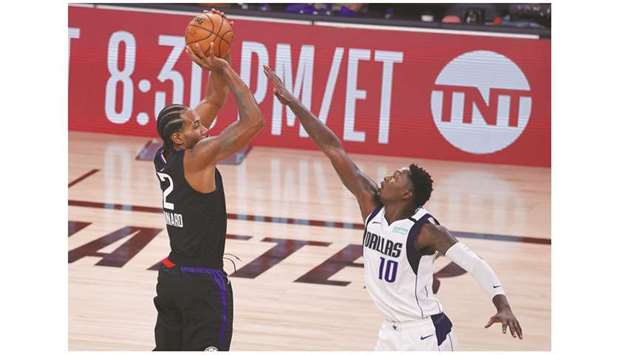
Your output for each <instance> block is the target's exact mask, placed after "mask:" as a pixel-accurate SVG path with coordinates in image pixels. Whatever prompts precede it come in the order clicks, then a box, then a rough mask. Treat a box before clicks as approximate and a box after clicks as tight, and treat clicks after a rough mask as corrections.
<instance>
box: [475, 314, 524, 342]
mask: <svg viewBox="0 0 620 355" xmlns="http://www.w3.org/2000/svg"><path fill="white" fill-rule="evenodd" d="M493 323H502V332H503V333H504V334H506V328H509V329H510V334H512V337H513V338H516V337H517V336H518V337H519V339H523V331H522V330H521V325H520V324H519V321H518V320H517V317H515V315H514V314H512V310H511V309H510V308H504V309H502V310H501V311H499V312H497V314H496V315H494V316H493V317H491V318H490V319H489V322H488V323H487V325H485V326H484V327H485V328H488V327H490V326H491V325H492V324H493Z"/></svg>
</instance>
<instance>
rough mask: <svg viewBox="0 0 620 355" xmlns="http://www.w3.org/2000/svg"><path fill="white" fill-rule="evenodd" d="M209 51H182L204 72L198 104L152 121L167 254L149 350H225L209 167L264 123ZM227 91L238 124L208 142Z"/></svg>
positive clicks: (215, 177)
mask: <svg viewBox="0 0 620 355" xmlns="http://www.w3.org/2000/svg"><path fill="white" fill-rule="evenodd" d="M212 49H213V44H211V46H210V47H209V52H208V53H207V54H203V53H202V51H201V50H200V48H199V47H197V46H196V48H191V47H188V48H187V49H186V51H187V54H188V55H189V56H190V57H191V58H192V60H193V61H194V62H195V63H196V64H198V65H200V66H201V67H202V68H204V69H206V70H209V71H211V76H210V79H209V82H208V87H207V94H206V99H205V100H203V101H202V102H201V103H199V104H198V105H197V107H195V108H194V109H191V108H189V107H186V106H183V105H178V104H175V105H169V106H166V107H164V109H162V110H161V112H159V115H158V117H157V132H158V133H159V135H160V137H161V139H162V140H163V142H164V144H163V147H162V148H160V149H159V150H158V151H157V153H156V155H155V159H154V163H155V170H156V174H157V178H158V180H159V182H160V187H161V190H162V194H163V213H164V217H165V221H166V228H167V231H168V235H169V237H170V247H171V251H170V254H169V256H168V257H167V258H166V259H164V260H163V261H162V263H161V266H160V269H159V274H158V278H157V295H156V297H155V299H154V303H155V307H156V308H157V323H156V325H155V343H156V347H155V350H165V351H171V350H200V351H202V350H229V348H230V342H231V338H232V320H233V319H232V318H233V300H232V288H231V285H230V281H229V280H228V276H227V274H226V272H224V270H223V261H222V259H223V254H224V244H225V240H226V239H225V238H226V222H227V214H226V202H225V197H224V186H223V180H222V176H221V175H220V172H219V171H218V169H217V168H216V163H217V162H218V161H219V160H221V159H223V158H226V157H228V156H230V155H231V154H233V153H235V152H237V151H239V150H240V149H241V148H242V147H244V146H245V145H246V144H248V143H249V142H250V140H251V139H252V138H253V137H254V136H256V135H257V134H258V132H259V131H260V130H261V128H262V127H263V126H264V121H263V116H262V114H261V112H260V110H259V108H258V105H257V103H256V101H255V100H254V96H253V95H252V94H251V93H250V90H249V89H248V87H247V86H246V85H245V83H244V82H243V81H242V80H241V79H240V78H239V76H238V75H237V73H235V72H234V70H233V69H232V68H231V66H230V64H229V62H228V61H227V60H224V59H221V58H218V57H215V56H214V54H213V50H212ZM229 91H230V92H232V93H233V96H234V98H235V102H236V104H237V107H238V110H239V120H235V121H234V122H233V123H232V124H230V125H229V126H228V127H226V128H225V129H224V130H223V131H222V132H221V133H220V134H219V135H218V136H214V137H208V134H207V133H208V129H207V128H206V127H209V126H210V125H211V123H212V122H213V120H214V118H215V116H216V114H217V112H218V111H219V109H220V108H221V107H222V106H223V105H224V102H225V101H226V96H227V94H228V92H229Z"/></svg>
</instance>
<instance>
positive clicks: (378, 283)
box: [264, 66, 523, 351]
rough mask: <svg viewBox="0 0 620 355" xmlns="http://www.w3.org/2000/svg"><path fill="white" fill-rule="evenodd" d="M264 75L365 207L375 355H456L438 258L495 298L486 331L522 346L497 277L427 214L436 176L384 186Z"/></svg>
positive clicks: (419, 175)
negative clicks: (437, 278)
mask: <svg viewBox="0 0 620 355" xmlns="http://www.w3.org/2000/svg"><path fill="white" fill-rule="evenodd" d="M264 72H265V74H266V75H267V77H268V78H269V79H270V81H271V82H272V83H273V86H274V94H275V96H276V97H277V98H278V100H280V102H281V103H282V104H283V105H286V106H288V107H289V108H290V109H291V110H292V111H293V112H294V113H295V115H296V116H297V118H299V120H300V122H301V124H302V125H303V127H304V129H305V130H306V131H307V132H308V134H309V136H310V137H311V138H312V140H314V142H315V143H316V144H317V145H318V146H319V148H320V149H321V150H322V151H323V153H325V155H326V156H327V157H328V158H329V160H330V161H331V163H332V165H333V166H334V168H335V170H336V172H337V173H338V175H339V177H340V179H341V180H342V182H343V184H344V185H345V186H346V188H347V189H348V190H349V191H351V192H352V193H353V195H354V196H355V198H356V199H357V202H358V204H359V207H360V211H361V213H362V218H363V219H364V221H365V230H364V236H363V246H364V283H365V285H366V288H367V289H368V292H369V293H370V296H371V298H372V299H373V301H374V303H375V304H376V305H377V307H378V308H379V310H380V311H381V312H382V313H383V315H384V317H385V321H384V323H383V325H382V327H381V329H380V331H379V339H378V341H377V343H376V346H375V350H429V351H431V350H448V351H449V350H455V347H456V340H455V336H454V334H453V331H452V322H451V321H450V319H448V317H447V316H446V315H445V314H444V313H443V309H442V306H441V304H440V303H439V301H438V300H437V298H436V297H435V296H434V295H433V292H432V282H433V271H434V270H433V260H434V256H435V254H436V253H439V254H442V255H446V256H447V257H448V258H450V259H451V260H452V261H454V262H455V263H456V264H457V265H459V266H461V267H462V268H463V269H465V270H467V271H468V272H469V274H470V275H472V276H473V277H474V278H475V279H476V281H477V282H478V283H479V284H480V286H481V287H482V288H483V289H484V290H485V291H486V292H487V294H488V295H489V297H490V299H491V300H492V302H493V304H494V305H495V307H496V309H497V313H496V314H495V315H493V316H492V317H491V318H490V319H489V322H488V323H487V324H486V326H485V328H488V327H490V326H491V325H492V324H493V323H501V324H502V331H503V332H504V333H506V329H507V328H508V329H510V333H511V334H512V336H513V337H519V338H521V339H522V337H523V332H522V330H521V326H520V324H519V322H518V321H517V318H516V317H515V316H514V314H513V313H512V310H511V308H510V305H509V303H508V299H507V298H506V295H505V292H504V289H503V287H502V284H501V283H500V282H499V280H498V278H497V276H496V275H495V272H494V271H493V269H491V267H490V266H489V265H488V264H487V263H486V262H485V261H484V260H482V259H481V258H480V257H478V256H477V255H476V254H475V253H473V252H472V251H471V250H470V249H469V248H467V247H466V246H465V245H464V244H463V243H462V242H459V241H458V240H456V238H454V237H453V236H452V235H451V234H450V233H449V232H448V229H446V228H445V227H443V226H441V225H439V222H438V221H437V220H436V219H435V218H434V217H433V216H432V215H431V214H430V213H429V212H428V211H426V210H425V209H424V208H423V205H424V204H425V203H426V202H427V201H428V199H429V198H430V195H431V192H432V189H433V187H432V184H433V180H432V179H431V177H430V175H429V174H428V173H427V172H426V171H425V170H424V169H422V168H421V167H419V166H417V165H415V164H411V165H410V166H409V167H404V168H401V169H398V170H396V171H395V172H394V173H393V174H392V175H391V176H387V177H385V178H384V179H383V181H382V182H381V184H380V186H378V185H377V183H376V182H375V181H373V180H372V179H370V178H369V177H368V176H367V175H366V174H364V173H363V172H362V171H360V169H359V168H358V167H357V165H355V163H354V162H353V161H352V160H351V158H350V157H349V156H348V155H347V154H346V152H345V151H344V149H343V147H342V145H341V143H340V140H339V139H338V137H336V135H335V134H334V133H333V132H332V131H331V130H330V129H329V128H328V127H327V126H326V125H325V124H323V123H322V122H321V121H320V120H319V119H318V118H317V117H316V116H314V115H313V114H312V113H311V112H310V111H309V110H308V109H307V108H306V107H304V106H303V105H302V104H301V102H300V101H299V100H298V99H297V98H296V97H295V96H293V95H292V94H291V93H290V92H289V91H288V90H287V89H286V88H285V86H284V84H283V83H282V81H281V80H280V78H279V77H278V76H277V75H276V74H275V73H274V72H273V71H272V70H271V69H270V68H269V67H267V66H266V67H264Z"/></svg>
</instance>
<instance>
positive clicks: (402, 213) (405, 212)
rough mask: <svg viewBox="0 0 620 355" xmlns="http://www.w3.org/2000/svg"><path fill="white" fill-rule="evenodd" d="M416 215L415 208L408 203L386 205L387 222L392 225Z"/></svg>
mask: <svg viewBox="0 0 620 355" xmlns="http://www.w3.org/2000/svg"><path fill="white" fill-rule="evenodd" d="M414 213H415V207H411V204H409V203H407V202H392V203H390V204H386V205H385V213H384V216H385V220H386V221H387V222H388V223H389V224H392V223H394V221H398V220H399V219H405V218H408V217H409V216H411V215H413V214H414Z"/></svg>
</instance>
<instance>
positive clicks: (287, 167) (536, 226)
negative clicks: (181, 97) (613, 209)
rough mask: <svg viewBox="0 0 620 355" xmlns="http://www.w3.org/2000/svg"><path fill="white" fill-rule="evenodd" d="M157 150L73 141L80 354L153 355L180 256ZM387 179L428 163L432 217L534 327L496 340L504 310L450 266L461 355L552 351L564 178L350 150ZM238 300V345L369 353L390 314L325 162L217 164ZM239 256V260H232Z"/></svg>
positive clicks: (356, 222) (344, 195)
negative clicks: (133, 353)
mask: <svg viewBox="0 0 620 355" xmlns="http://www.w3.org/2000/svg"><path fill="white" fill-rule="evenodd" d="M148 143H149V140H148V139H146V138H140V137H124V136H115V135H107V134H94V133H82V132H69V201H68V205H69V207H68V211H69V213H68V214H69V223H68V230H69V233H68V234H69V238H68V260H69V264H68V268H69V272H68V275H69V280H68V286H69V308H68V310H69V350H145V351H148V350H151V349H152V348H153V347H154V337H153V327H154V325H155V319H156V311H155V307H154V306H153V297H154V295H155V284H156V278H157V271H154V266H155V265H156V264H157V263H158V262H159V261H160V260H161V259H163V258H164V257H165V256H166V255H167V254H168V252H169V246H168V236H167V234H166V232H165V224H164V218H163V216H162V214H161V210H160V208H161V204H162V201H161V198H162V197H161V191H160V190H159V186H158V183H157V180H156V177H155V174H154V171H153V163H152V162H151V161H146V160H140V159H137V157H139V155H140V154H143V153H144V152H145V151H144V148H145V147H148V146H149V144H148ZM352 157H353V159H354V160H355V161H356V162H357V163H358V165H359V166H360V167H361V169H362V170H364V171H365V172H366V173H367V174H368V175H369V176H371V177H373V178H375V179H377V180H379V179H382V178H383V177H384V176H385V175H387V174H391V173H392V172H393V171H394V170H395V169H397V168H400V167H403V166H407V165H408V164H409V163H411V162H416V163H418V164H420V165H422V166H423V167H424V168H425V169H427V170H428V171H429V172H430V174H431V175H432V177H433V179H434V181H435V190H434V192H433V194H432V196H431V199H430V201H429V203H428V204H427V205H426V206H425V207H426V209H428V210H429V211H430V212H431V213H433V215H435V216H436V217H437V219H438V220H439V221H440V222H441V223H442V224H443V225H445V226H446V227H448V228H449V229H450V230H451V231H453V233H454V234H455V235H456V236H457V238H460V240H461V241H463V242H465V243H466V244H467V245H469V246H470V247H471V248H472V249H473V250H474V251H476V252H477V253H478V254H479V255H480V256H481V257H483V258H484V259H485V260H487V261H488V262H489V264H490V265H491V266H492V267H493V268H494V269H495V270H496V272H497V274H498V276H499V278H500V280H502V283H503V284H504V286H505V289H506V291H507V293H508V297H509V300H510V302H511V304H512V307H513V311H514V313H515V315H516V316H517V318H518V319H519V321H520V322H521V326H522V328H523V333H524V338H523V340H518V339H514V338H512V337H511V336H510V335H509V334H502V333H501V326H499V325H497V324H496V325H494V326H493V328H491V329H484V325H485V324H486V322H487V320H488V319H489V317H491V316H492V315H494V314H495V308H494V306H493V305H492V303H491V301H490V300H489V299H488V297H487V295H486V294H485V293H484V292H483V291H482V290H481V289H480V288H479V286H478V285H477V283H476V282H475V280H474V279H473V278H472V277H470V276H469V275H467V274H463V272H462V270H460V268H459V267H458V266H456V265H454V264H451V263H449V260H448V259H447V258H445V257H440V258H438V259H437V260H436V269H437V274H436V276H437V281H438V283H439V289H438V291H437V294H438V297H439V300H440V301H441V302H442V304H443V306H444V309H445V311H446V314H447V315H448V316H449V317H450V318H451V319H452V322H453V323H454V326H455V332H456V334H457V337H458V342H459V349H458V350H550V347H551V239H550V238H551V235H550V220H551V216H550V213H551V206H550V199H551V196H550V195H551V170H550V169H549V168H530V167H516V166H508V165H488V164H472V163H459V162H447V161H435V160H422V159H412V158H394V157H380V156H369V155H352ZM218 168H219V169H220V171H221V173H222V175H223V178H224V187H225V191H226V199H227V206H228V213H229V218H228V236H227V242H226V243H227V244H226V252H227V253H230V254H233V255H234V256H236V257H238V258H239V259H240V260H236V259H235V263H236V272H235V268H234V266H233V264H232V263H231V262H229V261H225V262H224V265H225V269H226V270H227V272H228V273H229V274H232V276H231V282H232V284H233V291H234V297H235V299H234V302H235V303H234V306H235V318H234V333H233V339H232V345H231V350H238V351H243V350H336V351H342V350H372V349H373V347H374V344H375V341H376V339H377V332H378V330H379V326H380V325H381V322H382V317H381V315H380V313H379V312H378V310H377V309H376V308H375V306H374V305H373V303H372V301H371V299H370V297H369V295H368V294H367V292H366V290H364V289H363V275H362V258H361V253H362V251H361V239H362V230H361V229H363V227H362V223H363V222H362V220H361V217H360V212H359V209H358V207H357V204H356V202H355V199H354V198H353V196H352V195H351V194H350V193H349V192H348V191H347V190H346V189H345V188H344V186H342V184H341V183H340V180H339V178H338V176H337V175H336V173H335V171H334V170H333V168H332V167H331V164H330V163H329V161H328V160H327V159H326V158H325V157H324V156H323V155H322V154H321V153H320V152H318V151H301V150H290V149H273V148H263V147H254V148H252V149H251V150H250V151H249V153H248V155H247V156H246V157H245V159H244V160H243V161H242V162H241V163H240V164H238V165H234V164H230V165H219V166H218ZM231 258H233V259H234V257H232V256H231Z"/></svg>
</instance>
